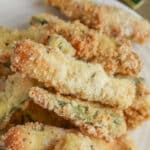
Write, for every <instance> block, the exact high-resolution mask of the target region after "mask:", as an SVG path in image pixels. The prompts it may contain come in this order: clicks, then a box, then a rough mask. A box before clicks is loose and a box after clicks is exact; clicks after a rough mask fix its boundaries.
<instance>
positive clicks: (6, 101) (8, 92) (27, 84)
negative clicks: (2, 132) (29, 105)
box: [0, 73, 33, 129]
mask: <svg viewBox="0 0 150 150" xmlns="http://www.w3.org/2000/svg"><path fill="white" fill-rule="evenodd" d="M32 86H33V83H32V81H31V80H29V79H27V78H22V77H21V75H20V74H18V73H17V74H13V75H10V76H8V79H7V80H6V85H5V90H4V91H2V92H0V129H3V128H4V127H5V125H6V124H7V122H8V121H9V119H10V117H11V115H12V114H13V112H15V110H16V109H18V108H20V107H21V106H22V104H23V103H24V102H25V101H26V100H27V98H28V91H29V89H30V88H31V87H32Z"/></svg>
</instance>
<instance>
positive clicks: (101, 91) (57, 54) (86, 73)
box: [12, 40, 136, 109]
mask: <svg viewBox="0 0 150 150" xmlns="http://www.w3.org/2000/svg"><path fill="white" fill-rule="evenodd" d="M12 69H13V70H14V71H17V72H21V73H22V74H24V75H27V76H29V77H31V78H34V79H37V80H38V81H40V82H42V83H45V86H46V87H53V88H55V90H56V91H58V92H60V93H61V94H65V95H73V96H75V97H77V98H81V99H84V100H88V101H96V102H99V103H103V104H108V105H111V106H117V107H120V108H123V109H125V108H127V107H129V106H130V105H131V104H132V101H133V100H134V98H135V92H136V89H135V84H134V83H133V82H132V81H130V80H128V79H118V78H115V77H109V76H108V75H107V74H106V73H105V71H104V70H103V68H102V67H101V66H100V65H99V64H92V63H85V62H82V61H79V60H76V59H75V58H73V57H69V56H67V55H65V54H63V53H62V52H61V51H60V50H57V49H52V48H50V46H49V47H45V46H43V45H42V44H38V43H35V42H32V41H30V40H25V41H22V42H19V43H18V44H17V45H16V48H15V51H14V54H13V55H12Z"/></svg>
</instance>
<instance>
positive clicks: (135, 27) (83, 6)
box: [47, 0, 150, 43]
mask: <svg viewBox="0 0 150 150" xmlns="http://www.w3.org/2000/svg"><path fill="white" fill-rule="evenodd" d="M47 2H48V4H49V5H51V6H54V7H57V8H59V9H60V10H61V11H62V12H63V13H64V14H65V15H66V16H68V17H69V18H71V19H72V20H76V19H77V20H80V21H81V22H82V23H84V24H86V25H87V26H89V27H90V28H94V29H97V30H101V31H103V32H104V33H105V34H107V35H109V36H113V37H117V38H122V37H123V38H127V39H131V40H132V41H135V42H138V43H144V42H149V41H150V24H149V22H148V21H147V20H145V19H143V18H138V17H135V16H133V15H132V14H129V13H127V12H125V11H123V10H122V9H120V8H117V7H110V6H106V5H101V4H99V5H98V4H95V3H94V2H92V0H80V1H79V0H69V1H68V0H47Z"/></svg>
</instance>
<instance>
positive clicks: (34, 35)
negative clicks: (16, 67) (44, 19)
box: [0, 27, 47, 63]
mask: <svg viewBox="0 0 150 150" xmlns="http://www.w3.org/2000/svg"><path fill="white" fill-rule="evenodd" d="M46 32H47V30H46V29H44V28H43V27H30V28H29V29H26V30H22V31H18V30H12V29H8V28H4V27H0V63H9V61H10V56H11V54H12V51H13V47H14V43H15V41H18V40H22V39H31V40H34V41H36V42H40V41H41V40H42V38H43V37H44V36H45V34H46Z"/></svg>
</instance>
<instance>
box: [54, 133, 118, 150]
mask: <svg viewBox="0 0 150 150" xmlns="http://www.w3.org/2000/svg"><path fill="white" fill-rule="evenodd" d="M114 145H115V144H114V142H112V143H106V142H105V141H103V140H101V139H94V138H89V137H87V136H83V135H82V134H80V133H68V134H66V136H65V137H64V138H62V139H61V140H59V141H58V142H57V144H56V146H55V147H54V150H115V149H114Z"/></svg>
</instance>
